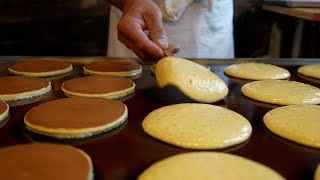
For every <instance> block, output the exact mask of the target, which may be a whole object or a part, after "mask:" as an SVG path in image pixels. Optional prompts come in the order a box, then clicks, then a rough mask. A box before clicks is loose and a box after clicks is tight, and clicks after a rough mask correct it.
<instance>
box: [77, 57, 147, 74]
mask: <svg viewBox="0 0 320 180" xmlns="http://www.w3.org/2000/svg"><path fill="white" fill-rule="evenodd" d="M83 70H84V73H85V74H90V75H113V76H136V75H138V74H141V73H142V67H141V66H140V65H139V64H138V63H136V62H133V61H123V60H118V61H117V60H105V61H97V62H93V63H90V64H86V65H84V66H83Z"/></svg>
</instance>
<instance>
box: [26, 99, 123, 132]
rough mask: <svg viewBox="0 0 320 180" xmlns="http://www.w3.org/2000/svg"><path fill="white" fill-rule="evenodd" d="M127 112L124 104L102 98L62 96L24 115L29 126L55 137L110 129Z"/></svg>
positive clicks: (34, 130) (118, 123)
mask: <svg viewBox="0 0 320 180" xmlns="http://www.w3.org/2000/svg"><path fill="white" fill-rule="evenodd" d="M127 116H128V110H127V107H126V106H125V105H124V104H123V103H121V102H118V101H114V100H109V99H104V98H85V97H78V98H64V99H58V100H54V101H50V102H46V103H43V104H40V105H38V106H36V107H34V108H32V109H31V110H30V111H28V113H27V114H26V115H25V117H24V123H25V124H26V127H27V129H28V130H30V131H32V132H35V133H38V134H42V135H46V136H51V137H56V138H82V137H88V136H92V135H95V134H98V133H102V132H105V131H108V130H111V129H113V128H115V127H117V126H119V125H120V124H122V123H123V122H125V120H126V118H127Z"/></svg>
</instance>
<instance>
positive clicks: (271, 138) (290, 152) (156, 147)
mask: <svg viewBox="0 0 320 180" xmlns="http://www.w3.org/2000/svg"><path fill="white" fill-rule="evenodd" d="M24 58H25V57H14V58H13V57H12V58H11V57H3V58H2V59H1V58H0V76H6V75H9V73H8V71H7V67H8V66H9V65H11V64H13V63H15V62H17V61H19V60H20V59H24ZM61 59H64V60H68V61H69V62H73V66H74V70H73V73H72V74H71V75H70V76H67V77H63V78H61V79H57V80H53V81H52V87H53V92H52V93H51V94H50V95H49V96H47V97H46V98H45V99H43V100H41V101H39V102H35V103H31V104H27V105H22V106H13V107H10V119H8V121H6V122H5V123H4V124H2V127H1V126H0V139H1V140H0V147H6V146H10V145H14V144H22V143H31V142H55V143H66V144H71V145H74V146H76V147H78V148H81V149H82V150H84V151H85V152H87V153H88V154H89V155H90V156H91V158H92V160H93V165H94V173H95V179H97V180H98V179H115V180H117V179H135V178H136V177H137V176H138V175H139V174H140V173H141V172H142V171H143V170H144V169H146V168H147V167H148V166H150V165H151V164H153V163H154V162H156V161H158V160H160V159H163V158H166V157H168V156H171V155H174V154H178V153H183V152H191V151H194V150H187V149H182V148H178V147H175V146H172V145H169V144H166V143H164V142H161V141H158V140H156V139H154V138H152V137H150V136H148V135H147V134H146V133H144V132H143V130H142V127H141V123H142V121H143V119H144V117H145V116H147V114H148V113H150V112H151V111H153V110H155V109H157V108H160V107H163V106H166V105H171V104H177V103H184V102H193V101H192V100H190V99H189V98H187V97H185V96H184V95H183V94H182V93H180V91H178V90H177V89H176V88H174V87H167V88H164V89H160V88H158V87H157V84H156V80H155V78H154V76H153V75H152V74H151V73H150V70H149V68H150V67H151V65H152V64H147V63H143V62H142V63H141V65H142V67H143V74H142V76H141V77H139V78H137V79H134V82H135V83H136V85H137V90H136V92H135V94H134V96H133V97H131V98H130V99H128V100H126V101H124V104H126V105H127V107H128V110H129V118H128V119H127V121H126V123H124V124H123V125H121V126H120V127H118V128H117V129H114V130H112V131H111V132H108V133H104V134H101V135H97V136H94V137H91V138H86V139H80V140H58V139H54V138H48V137H44V136H40V135H37V134H34V133H31V132H29V131H28V130H26V128H25V126H24V124H23V117H24V115H25V114H26V113H27V112H28V110H30V109H31V108H32V107H34V106H36V105H38V104H40V103H43V102H47V101H51V100H54V99H58V98H64V97H65V96H64V94H63V92H62V91H61V89H60V87H61V85H62V83H63V82H64V81H67V80H69V79H72V78H75V77H80V76H84V75H83V73H82V66H83V63H86V62H87V61H86V60H88V58H83V59H84V60H83V61H82V58H61ZM1 60H2V61H1ZM195 61H197V62H201V63H204V64H207V65H209V66H210V67H211V71H213V72H214V73H216V74H217V75H218V76H219V77H220V78H222V79H223V80H224V81H225V82H226V84H227V85H228V87H229V93H228V95H227V96H226V97H225V98H224V99H223V100H221V101H219V102H216V103H213V104H214V105H219V106H222V107H226V108H228V109H231V110H233V111H235V112H238V113H240V114H242V115H243V116H244V117H246V118H247V119H248V120H249V121H250V123H251V125H252V127H253V132H252V136H251V137H250V139H249V140H248V141H246V142H244V143H242V144H240V145H236V146H233V147H230V148H227V149H221V150H216V151H221V152H228V153H232V154H236V155H240V156H242V157H246V158H249V159H252V160H254V161H257V162H260V163H262V164H264V165H266V166H269V167H270V168H272V169H274V170H276V171H277V172H279V173H280V174H281V175H282V176H284V177H285V178H287V179H313V175H314V171H315V168H316V166H317V164H318V163H320V149H315V148H310V147H306V146H303V145H299V144H296V143H294V142H291V141H288V140H285V139H283V138H281V137H278V136H276V135H274V134H272V133H271V132H270V131H269V130H267V129H266V127H265V126H264V125H263V120H262V118H263V116H264V115H265V113H267V112H268V111H269V110H271V109H273V108H275V107H279V106H277V105H272V104H266V103H262V102H258V101H254V100H251V99H249V98H247V97H245V96H243V95H242V94H241V92H240V88H241V86H242V85H244V84H245V83H247V82H250V81H248V80H242V79H236V78H232V77H229V76H226V75H225V74H224V73H223V69H224V68H225V67H226V66H228V65H230V64H234V63H239V62H243V61H255V62H264V63H270V64H275V65H278V66H281V67H284V68H286V69H288V70H289V71H290V72H291V75H292V76H291V77H290V79H289V80H294V81H300V82H303V83H308V84H311V85H313V86H316V87H320V83H319V81H318V82H317V81H314V80H313V79H311V80H310V79H308V78H305V77H303V76H300V75H298V74H297V69H298V67H300V66H301V65H305V64H314V63H320V60H304V59H301V60H285V59H283V60H257V59H240V60H239V59H232V60H195ZM288 91H289V90H288ZM319 120H320V119H319ZM319 133H320V132H319ZM213 151H214V150H213ZM1 163H3V162H1Z"/></svg>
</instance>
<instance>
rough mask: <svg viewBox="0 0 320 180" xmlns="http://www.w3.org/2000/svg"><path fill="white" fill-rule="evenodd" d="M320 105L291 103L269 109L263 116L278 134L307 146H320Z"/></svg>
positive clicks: (271, 128)
mask: <svg viewBox="0 0 320 180" xmlns="http://www.w3.org/2000/svg"><path fill="white" fill-rule="evenodd" d="M319 117H320V106H317V105H291V106H283V107H279V108H276V109H273V110H271V111H269V112H268V113H267V114H265V116H264V117H263V122H264V124H265V125H266V127H267V128H268V129H269V130H270V131H271V132H273V133H275V134H276V135H279V136H281V137H283V138H285V139H289V140H291V141H294V142H297V143H299V144H303V145H306V146H310V147H314V148H320V133H319V132H320V121H319Z"/></svg>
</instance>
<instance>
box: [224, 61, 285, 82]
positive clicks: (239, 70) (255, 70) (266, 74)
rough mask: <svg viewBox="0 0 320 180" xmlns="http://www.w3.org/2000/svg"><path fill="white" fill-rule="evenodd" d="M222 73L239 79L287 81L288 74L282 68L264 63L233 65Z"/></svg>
mask: <svg viewBox="0 0 320 180" xmlns="http://www.w3.org/2000/svg"><path fill="white" fill-rule="evenodd" d="M224 73H226V74H227V75H229V76H233V77H236V78H241V79H250V80H263V79H287V78H289V77H290V72H289V71H288V70H286V69H284V68H281V67H278V66H275V65H272V64H264V63H255V62H251V63H241V64H233V65H230V66H228V67H226V68H225V69H224Z"/></svg>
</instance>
